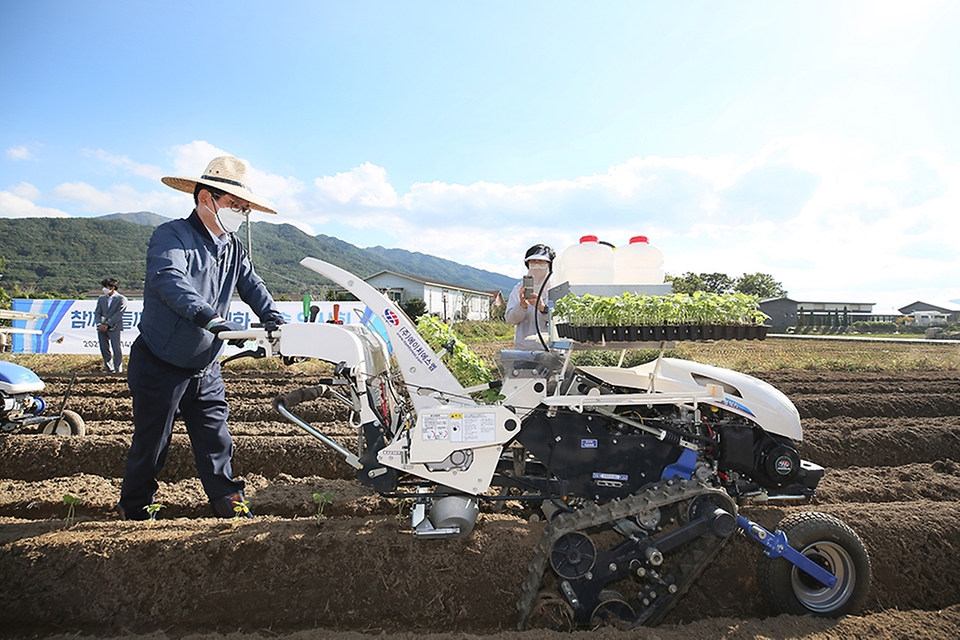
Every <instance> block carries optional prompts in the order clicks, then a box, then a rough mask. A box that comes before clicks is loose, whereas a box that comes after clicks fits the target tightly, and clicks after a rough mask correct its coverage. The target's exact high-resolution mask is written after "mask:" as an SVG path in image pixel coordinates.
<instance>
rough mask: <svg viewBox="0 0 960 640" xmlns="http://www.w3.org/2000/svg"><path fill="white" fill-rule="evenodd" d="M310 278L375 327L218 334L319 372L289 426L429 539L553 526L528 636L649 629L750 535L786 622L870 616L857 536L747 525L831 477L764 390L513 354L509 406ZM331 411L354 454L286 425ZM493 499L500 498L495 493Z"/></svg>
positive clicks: (718, 378) (710, 378)
mask: <svg viewBox="0 0 960 640" xmlns="http://www.w3.org/2000/svg"><path fill="white" fill-rule="evenodd" d="M301 264H303V265H304V266H305V267H307V268H310V269H312V270H314V271H316V272H318V273H320V274H321V275H323V276H326V277H327V278H330V279H331V280H333V281H334V282H336V283H337V284H339V285H341V286H343V287H344V288H346V289H347V290H348V291H350V292H351V293H353V294H354V295H355V296H356V297H357V298H358V299H359V300H360V301H361V302H363V303H364V304H365V305H366V306H367V307H369V309H370V310H371V311H372V312H373V313H374V314H376V315H377V316H379V318H380V319H381V320H382V321H383V324H384V326H385V327H386V330H387V333H388V335H389V339H390V343H391V344H392V347H393V355H394V356H395V364H391V362H392V361H391V358H390V357H389V355H388V348H387V345H386V343H385V342H384V340H383V339H381V337H380V336H379V335H378V334H377V333H375V332H373V331H371V330H368V329H366V328H365V327H363V326H355V325H335V324H317V323H298V324H289V325H283V326H281V327H278V328H277V327H272V328H267V329H253V330H248V331H244V332H234V333H231V334H227V333H224V334H221V337H222V338H224V339H229V338H231V337H238V338H239V337H246V338H248V339H256V340H257V342H258V350H257V352H256V353H257V354H258V355H271V354H273V353H279V354H282V355H283V356H285V357H288V358H302V357H307V358H319V359H322V360H325V361H328V362H331V363H335V364H336V365H337V366H336V368H335V372H334V376H333V378H331V379H329V380H326V381H324V384H322V385H320V386H317V387H310V388H305V389H299V390H296V391H294V392H291V393H289V394H287V395H285V396H282V397H280V398H277V399H276V401H275V402H274V406H275V407H276V408H277V409H278V410H279V411H280V413H282V414H283V415H284V416H285V417H286V418H287V419H289V420H291V421H292V422H294V423H295V424H297V425H299V426H300V427H301V428H302V429H304V430H305V431H307V432H308V433H310V434H312V435H313V436H315V437H316V438H318V439H320V440H321V441H323V442H324V443H326V444H327V445H329V446H330V447H332V448H333V449H335V450H336V451H338V452H339V453H340V454H342V455H343V456H344V457H345V458H346V460H347V462H349V463H350V464H351V465H352V466H354V467H355V468H356V469H357V471H358V477H359V480H360V482H362V483H363V484H365V485H368V486H370V487H372V488H373V489H375V490H376V491H378V492H380V493H382V494H384V495H386V496H390V497H409V498H413V501H414V506H413V508H412V529H413V533H414V535H415V536H418V537H422V538H457V537H462V536H466V535H469V533H470V532H471V530H472V528H473V526H474V523H475V521H476V519H477V515H478V513H479V507H478V502H479V501H497V500H507V499H509V500H518V501H521V502H524V503H526V504H527V505H529V506H531V507H534V508H538V509H540V510H542V512H543V514H544V516H545V517H546V518H547V519H549V525H548V526H547V527H546V529H545V531H544V533H543V537H542V538H541V540H540V542H539V543H538V545H537V546H536V549H535V551H534V556H533V560H532V561H531V563H530V566H529V569H528V573H527V576H526V579H525V580H524V581H523V585H522V591H521V596H520V600H519V602H518V603H517V607H518V609H519V614H520V622H519V626H520V628H521V629H524V628H526V627H527V626H528V625H541V624H551V625H555V624H564V625H568V626H569V627H570V628H572V627H573V626H575V625H597V624H603V623H604V622H607V621H610V620H624V619H625V620H627V621H628V622H629V623H630V624H632V625H634V626H635V625H642V624H648V625H649V624H656V623H657V622H658V621H660V620H661V619H662V618H663V616H664V615H665V614H666V612H667V611H668V610H669V609H670V608H671V607H672V606H673V605H674V604H675V603H676V602H677V601H678V600H679V599H680V597H681V596H682V595H683V594H684V593H685V592H686V590H687V589H688V588H689V586H690V585H691V584H692V582H693V581H694V580H695V579H696V578H697V576H698V575H700V573H701V572H702V571H703V569H704V568H705V567H706V566H707V564H709V562H710V560H711V559H712V558H713V557H714V556H715V555H716V553H717V552H718V551H719V550H720V548H721V547H723V545H724V544H725V543H726V542H727V541H728V540H729V539H730V538H731V536H732V535H733V533H734V532H735V531H736V530H737V529H738V528H739V529H741V530H742V531H743V532H744V533H745V534H746V535H748V536H750V537H751V538H752V539H754V540H756V541H757V542H759V543H760V544H761V545H762V546H763V553H762V554H760V556H759V560H758V583H759V585H760V588H761V591H762V592H763V593H764V594H765V596H766V597H767V599H768V601H769V602H770V603H771V605H772V606H773V608H774V609H775V610H777V611H779V612H787V613H793V614H805V613H812V614H815V615H822V616H839V615H843V614H846V613H850V612H853V611H855V610H857V609H858V608H859V607H860V605H861V604H862V603H863V601H864V600H865V598H866V595H867V591H868V589H869V583H870V560H869V558H868V556H867V552H866V550H865V548H864V546H863V543H862V542H861V541H860V539H859V538H858V537H857V535H856V533H854V532H853V530H851V529H850V528H849V527H848V526H847V525H845V524H844V523H842V522H841V521H839V520H837V519H836V518H834V517H832V516H829V515H827V514H823V513H817V512H803V513H800V514H797V515H794V516H791V517H788V518H786V519H785V520H784V521H782V522H781V523H780V525H779V527H778V528H777V530H776V531H775V532H770V531H767V530H765V529H764V528H762V527H761V526H759V525H757V524H755V523H753V522H751V521H750V520H748V519H747V518H745V517H743V516H742V515H740V514H739V513H738V506H740V505H743V504H745V503H749V502H751V501H757V502H760V501H770V500H783V501H801V502H806V501H809V500H810V499H811V498H812V496H813V495H814V491H815V489H816V487H817V483H818V482H819V480H820V479H821V477H822V476H823V468H821V467H819V466H817V465H815V464H812V463H809V462H806V461H803V460H801V459H800V456H799V454H798V452H797V449H796V445H795V443H796V442H797V441H799V440H800V439H801V436H802V431H801V426H800V417H799V414H798V412H797V410H796V408H795V407H794V406H793V404H792V403H791V402H790V401H789V400H788V399H787V398H786V396H784V395H783V394H782V393H781V392H779V391H778V390H777V389H775V388H773V387H772V386H770V385H769V384H767V383H765V382H763V381H761V380H758V379H756V378H753V377H750V376H747V375H744V374H741V373H737V372H734V371H730V370H726V369H720V368H717V367H712V366H708V365H702V364H697V363H695V362H688V361H682V360H675V359H670V358H664V357H662V351H661V357H660V358H658V359H657V360H656V361H654V362H651V363H649V364H645V365H642V366H638V367H633V368H629V369H623V368H616V367H584V366H581V367H577V366H573V365H572V364H571V362H570V355H571V351H572V348H571V344H570V343H554V345H553V347H552V348H551V350H549V351H535V352H525V351H504V352H502V353H501V362H500V368H501V373H502V374H503V379H502V381H500V383H498V384H499V385H500V386H499V392H500V394H501V397H502V400H501V401H499V402H497V403H495V404H483V403H480V402H479V401H477V400H475V399H474V398H473V397H472V396H471V394H475V393H476V392H477V391H480V390H484V389H486V388H487V385H483V386H482V387H477V388H468V389H465V388H463V387H462V386H461V385H460V384H459V383H458V382H457V380H456V379H455V378H454V377H453V376H452V375H451V374H450V372H449V371H448V370H447V368H446V367H445V366H444V364H443V363H442V362H441V360H440V357H438V355H437V354H435V353H434V352H433V351H432V350H431V348H430V347H429V346H428V345H427V343H426V342H425V341H424V340H423V338H422V337H421V336H420V335H419V334H418V333H417V331H416V329H415V328H414V326H413V325H412V324H411V322H410V321H409V320H408V318H407V317H406V316H405V315H404V314H403V313H402V312H401V311H399V310H398V309H397V308H396V307H395V306H394V304H393V303H391V302H390V301H389V300H387V299H386V298H385V297H384V296H383V295H381V294H380V293H379V292H377V291H376V290H375V289H373V288H372V287H371V286H369V285H368V284H367V283H366V282H364V281H363V280H361V279H360V278H358V277H356V276H354V275H352V274H350V273H348V272H346V271H344V270H342V269H340V268H338V267H335V266H333V265H330V264H328V263H325V262H322V261H320V260H316V259H313V258H306V259H304V260H303V261H302V262H301ZM319 395H331V396H333V397H336V398H338V399H339V400H340V401H342V402H343V403H345V404H346V405H347V406H348V407H349V408H350V409H351V411H352V413H353V415H352V418H353V419H352V421H353V423H354V424H356V425H357V428H358V432H359V433H358V443H359V444H358V450H356V451H351V450H349V449H348V448H346V447H344V446H342V445H341V444H340V443H338V442H335V441H334V440H332V439H331V438H329V437H327V436H326V435H324V434H323V433H322V432H321V431H320V430H319V429H317V428H316V427H314V426H312V425H310V424H308V423H306V422H304V421H303V420H301V419H300V418H299V417H297V416H296V415H295V414H294V413H293V412H292V409H293V407H294V406H295V405H296V404H297V403H299V402H302V401H304V400H307V399H312V398H315V397H317V396H319ZM494 487H496V488H499V490H500V491H499V492H497V491H493V490H491V489H492V488H494Z"/></svg>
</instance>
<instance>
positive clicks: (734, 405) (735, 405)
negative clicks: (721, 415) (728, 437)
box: [717, 398, 753, 416]
mask: <svg viewBox="0 0 960 640" xmlns="http://www.w3.org/2000/svg"><path fill="white" fill-rule="evenodd" d="M717 404H720V405H723V406H725V407H730V408H731V409H736V410H737V411H742V412H743V413H745V414H747V415H748V416H752V415H753V411H750V409H748V408H746V407H745V406H743V405H742V404H740V403H739V402H737V401H736V400H732V399H730V398H724V399H723V400H720V401H719V402H717Z"/></svg>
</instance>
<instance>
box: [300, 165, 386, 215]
mask: <svg viewBox="0 0 960 640" xmlns="http://www.w3.org/2000/svg"><path fill="white" fill-rule="evenodd" d="M314 185H315V186H316V188H317V191H318V193H319V194H320V196H321V197H322V198H324V199H330V200H333V201H336V202H339V203H342V204H346V203H356V204H359V205H361V206H363V207H379V208H389V207H395V206H397V204H398V201H397V192H396V190H394V188H393V186H392V185H391V184H390V181H389V180H388V179H387V171H386V169H384V168H383V167H378V166H376V165H374V164H371V163H369V162H365V163H363V164H362V165H360V166H359V167H356V168H354V169H351V170H350V171H346V172H343V173H338V174H336V175H335V176H323V177H322V178H317V179H316V180H314Z"/></svg>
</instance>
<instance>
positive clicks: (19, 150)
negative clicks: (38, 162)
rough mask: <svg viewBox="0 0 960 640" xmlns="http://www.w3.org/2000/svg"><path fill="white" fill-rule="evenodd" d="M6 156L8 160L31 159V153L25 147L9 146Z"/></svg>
mask: <svg viewBox="0 0 960 640" xmlns="http://www.w3.org/2000/svg"><path fill="white" fill-rule="evenodd" d="M7 158H9V159H10V160H32V159H33V155H32V154H31V153H30V149H28V148H27V147H24V146H20V147H10V148H9V149H7Z"/></svg>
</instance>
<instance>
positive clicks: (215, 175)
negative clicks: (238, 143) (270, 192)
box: [161, 156, 276, 213]
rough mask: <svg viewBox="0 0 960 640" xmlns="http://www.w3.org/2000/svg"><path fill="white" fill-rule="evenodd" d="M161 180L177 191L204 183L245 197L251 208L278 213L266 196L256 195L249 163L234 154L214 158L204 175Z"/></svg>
mask: <svg viewBox="0 0 960 640" xmlns="http://www.w3.org/2000/svg"><path fill="white" fill-rule="evenodd" d="M161 182H163V184H165V185H167V186H168V187H173V188H174V189H176V190H177V191H183V192H185V193H193V190H194V188H196V186H197V185H198V184H204V185H207V186H209V187H213V188H214V189H219V190H220V191H226V192H227V193H229V194H230V195H234V196H237V197H238V198H243V199H244V200H246V201H247V202H249V203H250V208H251V209H256V210H257V211H263V212H264V213H276V211H274V210H273V208H272V207H273V205H272V204H270V202H269V201H268V200H266V199H265V198H261V197H260V196H256V195H254V194H253V192H252V191H251V190H250V187H248V186H247V165H246V164H245V163H244V162H243V160H240V159H238V158H234V157H233V156H220V157H219V158H214V159H213V160H211V161H210V164H208V165H207V168H206V170H205V171H204V172H203V175H202V176H200V177H199V178H178V177H172V176H168V177H166V178H161Z"/></svg>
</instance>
